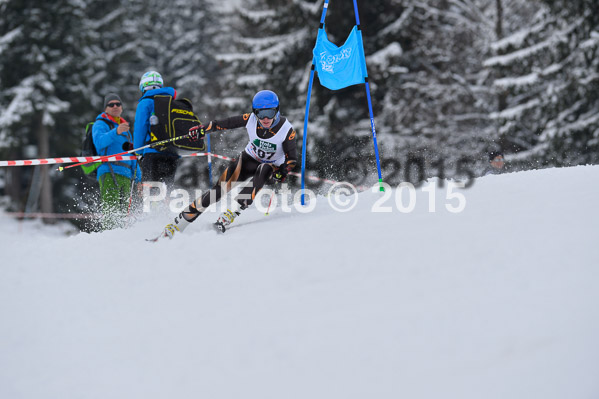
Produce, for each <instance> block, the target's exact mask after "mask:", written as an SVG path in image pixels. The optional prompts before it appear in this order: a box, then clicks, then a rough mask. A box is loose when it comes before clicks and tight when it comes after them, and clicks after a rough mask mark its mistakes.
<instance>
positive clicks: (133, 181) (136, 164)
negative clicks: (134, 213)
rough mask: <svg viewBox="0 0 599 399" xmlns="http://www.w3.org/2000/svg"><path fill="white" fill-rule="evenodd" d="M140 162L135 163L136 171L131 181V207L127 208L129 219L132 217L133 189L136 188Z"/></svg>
mask: <svg viewBox="0 0 599 399" xmlns="http://www.w3.org/2000/svg"><path fill="white" fill-rule="evenodd" d="M138 164H139V161H136V162H135V170H134V171H133V179H131V190H130V191H129V206H128V207H127V217H130V216H131V203H132V202H133V188H134V187H135V179H136V178H137V167H138Z"/></svg>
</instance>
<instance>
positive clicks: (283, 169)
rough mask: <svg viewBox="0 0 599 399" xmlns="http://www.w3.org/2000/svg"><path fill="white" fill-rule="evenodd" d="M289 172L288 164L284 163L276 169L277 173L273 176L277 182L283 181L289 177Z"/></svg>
mask: <svg viewBox="0 0 599 399" xmlns="http://www.w3.org/2000/svg"><path fill="white" fill-rule="evenodd" d="M287 173H289V171H288V170H287V165H286V164H283V165H281V166H279V168H278V169H277V170H276V171H275V173H274V174H273V175H272V178H273V179H274V180H275V181H276V182H279V183H283V182H284V181H285V179H287Z"/></svg>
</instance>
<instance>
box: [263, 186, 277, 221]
mask: <svg viewBox="0 0 599 399" xmlns="http://www.w3.org/2000/svg"><path fill="white" fill-rule="evenodd" d="M274 196H275V192H274V191H273V192H272V194H271V195H270V201H268V209H266V213H265V215H266V216H268V214H269V212H270V204H272V197H274Z"/></svg>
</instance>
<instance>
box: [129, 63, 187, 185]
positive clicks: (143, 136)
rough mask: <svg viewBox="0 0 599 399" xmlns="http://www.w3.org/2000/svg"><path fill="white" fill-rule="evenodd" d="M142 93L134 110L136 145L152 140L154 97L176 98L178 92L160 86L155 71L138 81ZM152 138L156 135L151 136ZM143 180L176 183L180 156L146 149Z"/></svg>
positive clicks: (153, 182)
mask: <svg viewBox="0 0 599 399" xmlns="http://www.w3.org/2000/svg"><path fill="white" fill-rule="evenodd" d="M139 90H140V91H141V93H142V96H141V98H140V99H139V103H138V105H137V110H136V111H135V132H134V135H133V145H134V147H135V148H139V147H143V146H144V145H147V144H149V143H151V141H152V139H153V137H152V133H151V131H150V128H151V125H152V124H156V123H158V122H157V121H154V120H157V117H156V115H154V96H156V95H167V96H172V97H173V98H176V97H177V92H176V90H175V89H173V88H172V87H163V81H162V76H161V75H160V74H159V73H158V72H156V71H149V72H146V73H144V74H143V76H142V77H141V80H140V82H139ZM154 141H156V138H155V137H154ZM137 155H141V156H142V158H141V170H142V181H143V182H144V183H146V182H147V183H148V184H150V185H151V186H154V187H156V184H160V183H164V184H166V186H167V187H168V188H169V189H170V188H172V186H173V184H174V182H175V173H176V171H177V164H178V162H179V158H180V157H179V155H177V153H175V152H171V151H168V150H164V151H158V150H157V149H155V148H146V149H145V150H143V151H142V153H141V154H137Z"/></svg>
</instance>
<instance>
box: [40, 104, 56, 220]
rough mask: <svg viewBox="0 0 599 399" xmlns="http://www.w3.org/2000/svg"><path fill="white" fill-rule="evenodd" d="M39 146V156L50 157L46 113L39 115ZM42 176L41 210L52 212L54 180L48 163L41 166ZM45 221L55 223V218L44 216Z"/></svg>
mask: <svg viewBox="0 0 599 399" xmlns="http://www.w3.org/2000/svg"><path fill="white" fill-rule="evenodd" d="M37 146H38V157H39V158H49V157H50V136H49V134H48V128H47V127H46V125H44V114H43V113H42V115H41V116H40V117H39V123H38V128H37ZM39 168H40V175H41V176H40V177H41V179H40V180H41V185H42V187H41V195H40V211H41V212H42V213H52V212H53V208H54V207H53V204H52V182H51V181H50V173H49V172H50V170H49V168H50V167H49V166H48V165H43V166H39ZM43 221H44V223H54V222H55V219H52V218H44V219H43Z"/></svg>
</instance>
